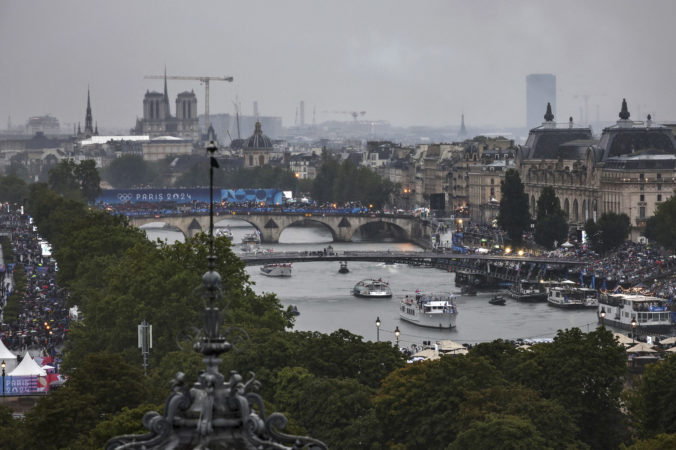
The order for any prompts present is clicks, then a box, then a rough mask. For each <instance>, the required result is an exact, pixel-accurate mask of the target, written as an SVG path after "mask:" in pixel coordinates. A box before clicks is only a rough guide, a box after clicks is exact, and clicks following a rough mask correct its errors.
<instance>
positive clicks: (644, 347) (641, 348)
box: [627, 342, 657, 353]
mask: <svg viewBox="0 0 676 450" xmlns="http://www.w3.org/2000/svg"><path fill="white" fill-rule="evenodd" d="M656 352H657V351H656V350H655V349H653V348H652V346H651V345H648V344H646V343H645V342H639V343H638V344H636V345H634V346H633V347H631V348H628V349H627V353H656Z"/></svg>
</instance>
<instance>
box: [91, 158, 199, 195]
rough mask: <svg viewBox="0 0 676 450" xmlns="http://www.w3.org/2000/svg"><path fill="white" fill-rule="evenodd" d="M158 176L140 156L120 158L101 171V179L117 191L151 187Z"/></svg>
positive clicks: (152, 167)
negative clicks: (145, 186)
mask: <svg viewBox="0 0 676 450" xmlns="http://www.w3.org/2000/svg"><path fill="white" fill-rule="evenodd" d="M203 173H204V172H203ZM158 176H159V172H158V170H157V167H156V165H154V164H151V163H149V162H148V161H145V160H144V159H143V157H142V156H140V155H123V156H120V157H119V158H116V159H114V160H113V161H111V162H110V164H109V165H108V167H106V168H105V169H104V170H103V179H104V180H106V181H107V182H108V183H110V184H111V186H113V187H115V188H118V189H124V188H132V187H140V186H144V185H152V184H154V183H155V182H156V180H157V178H158Z"/></svg>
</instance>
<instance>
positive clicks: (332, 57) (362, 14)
mask: <svg viewBox="0 0 676 450" xmlns="http://www.w3.org/2000/svg"><path fill="white" fill-rule="evenodd" d="M675 18H676V1H674V0H658V1H653V0H651V1H644V2H641V1H635V0H632V1H627V0H603V1H600V0H594V1H589V0H567V1H556V2H553V1H544V0H537V1H535V0H534V1H517V0H509V1H481V0H476V1H474V0H466V1H455V0H446V1H421V0H415V1H405V2H404V1H392V0H389V1H368V0H340V1H319V0H314V1H313V0H308V1H300V0H299V1H281V0H280V1H255V0H243V1H223V0H219V1H194V0H191V1H167V0H163V1H127V0H116V1H95V0H89V1H77V2H76V1H66V0H59V1H54V0H40V1H23V0H16V1H13V0H0V46H1V50H0V129H4V128H5V126H6V121H7V117H8V116H9V115H11V118H12V122H13V124H15V125H16V124H24V123H25V122H26V120H27V118H28V117H29V116H32V115H42V114H47V113H49V114H52V115H54V116H56V117H57V118H58V119H59V120H60V121H61V123H62V125H66V124H72V123H76V122H78V121H79V122H82V123H83V125H84V111H85V106H86V95H87V85H89V86H90V88H91V95H92V108H93V112H94V119H95V120H96V121H97V122H98V125H99V127H100V128H111V127H112V128H131V127H132V126H133V125H134V123H135V120H136V117H138V116H141V115H142V101H143V95H144V93H145V92H146V90H148V89H149V90H158V91H159V90H161V89H162V81H159V80H158V81H156V80H146V79H144V78H143V77H144V75H151V74H161V73H162V71H163V70H164V66H165V65H166V67H167V73H168V74H169V75H209V76H226V75H232V76H234V78H235V80H234V82H233V83H225V82H212V83H211V113H212V114H214V113H219V112H229V113H232V112H233V104H232V102H233V100H234V99H235V96H239V100H240V102H241V104H242V112H243V113H244V114H251V113H252V110H253V106H252V103H253V101H254V100H257V101H258V105H259V112H260V114H261V115H275V116H282V118H283V123H284V125H293V123H294V119H295V113H296V108H297V106H298V104H299V102H300V100H305V105H306V106H305V111H306V113H305V114H306V122H308V123H311V122H312V110H313V108H316V111H317V121H318V122H320V121H323V120H327V119H346V120H347V119H349V116H348V115H347V114H330V113H323V112H322V111H351V110H356V111H361V110H364V111H366V115H365V116H364V118H365V119H372V120H388V121H390V122H391V123H392V124H393V125H431V126H440V125H457V124H458V123H459V120H460V114H461V113H462V112H463V111H464V113H465V118H466V121H467V124H468V125H472V124H481V125H489V124H490V125H494V126H498V127H500V126H502V127H508V126H522V125H524V124H525V115H526V112H525V110H526V106H525V103H526V102H525V77H526V75H527V74H529V73H553V74H555V75H556V77H557V88H558V93H557V95H558V100H557V102H558V111H557V120H560V121H565V120H567V117H568V116H571V115H572V116H573V117H575V118H576V119H577V118H578V117H579V114H580V107H581V105H583V104H584V100H583V99H582V97H579V96H580V95H582V94H587V95H589V96H590V97H589V116H590V119H591V118H595V117H596V105H597V104H598V105H600V113H601V119H606V120H615V119H616V118H617V113H618V112H619V109H620V104H621V100H622V97H626V98H627V101H628V103H629V109H630V111H631V113H632V119H636V120H638V119H639V117H638V110H639V109H641V111H642V113H643V114H642V115H643V116H645V115H646V114H647V112H653V113H655V114H656V119H657V120H676V88H675V87H674V83H675V81H676V63H675V62H674V58H675V53H674V45H673V44H674V42H676V26H675V23H674V20H675ZM190 89H194V91H195V93H196V94H197V99H198V109H199V110H200V111H203V110H204V89H203V87H202V86H200V84H199V82H197V81H193V82H184V81H180V82H179V81H170V82H169V96H170V101H171V105H172V112H174V108H175V104H174V101H175V97H176V94H177V93H178V92H181V91H183V90H190ZM576 95H577V96H578V97H577V98H576ZM543 114H544V111H543ZM71 126H72V125H71Z"/></svg>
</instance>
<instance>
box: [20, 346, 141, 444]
mask: <svg viewBox="0 0 676 450" xmlns="http://www.w3.org/2000/svg"><path fill="white" fill-rule="evenodd" d="M146 382H147V380H146V378H145V377H144V376H143V371H142V369H141V368H140V366H130V365H128V364H127V363H126V362H125V361H123V360H122V359H121V358H120V357H119V356H117V355H113V354H91V355H88V356H87V357H86V358H84V359H83V360H82V362H81V365H80V366H79V367H78V368H77V370H74V371H72V372H71V373H70V377H69V379H68V382H67V383H66V384H65V385H64V386H63V387H62V388H60V389H58V390H56V391H54V392H51V393H50V394H49V395H48V396H46V397H44V398H42V399H41V400H40V401H39V402H38V404H37V405H36V406H35V408H33V409H32V410H31V411H30V412H28V413H27V414H26V422H25V424H26V428H27V430H30V432H29V433H26V438H27V439H28V441H27V442H25V443H24V445H25V448H31V449H46V450H52V449H61V448H70V443H71V442H73V441H75V440H77V439H78V438H79V437H80V436H81V435H88V433H89V432H90V430H92V429H93V428H95V427H96V425H97V424H98V422H99V421H101V419H102V418H104V419H105V418H108V417H111V416H113V415H115V414H117V413H119V412H120V410H121V409H122V408H123V407H128V408H134V407H136V406H137V405H139V404H141V403H143V402H144V401H146V399H147V395H148V391H149V389H148V386H147V385H146ZM54 430H58V432H57V433H55V432H54Z"/></svg>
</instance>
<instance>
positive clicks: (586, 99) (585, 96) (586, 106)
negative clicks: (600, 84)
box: [573, 94, 606, 123]
mask: <svg viewBox="0 0 676 450" xmlns="http://www.w3.org/2000/svg"><path fill="white" fill-rule="evenodd" d="M605 95H606V94H573V98H582V99H584V118H582V117H581V118H580V119H582V120H584V121H585V122H587V123H589V98H590V97H603V96H605ZM580 115H582V114H580ZM597 115H598V114H597Z"/></svg>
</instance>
